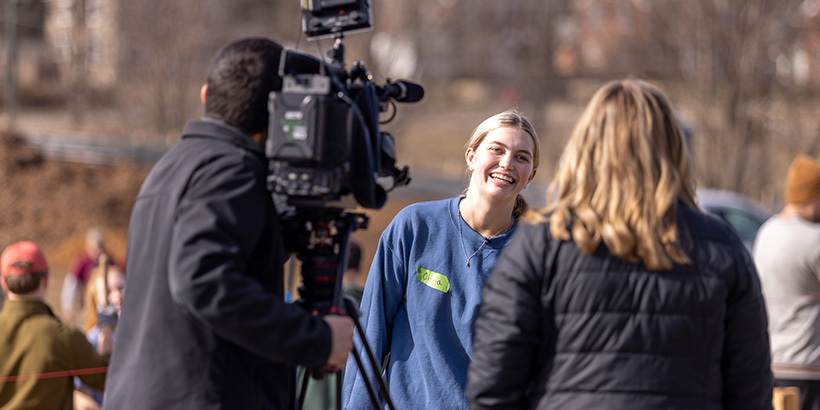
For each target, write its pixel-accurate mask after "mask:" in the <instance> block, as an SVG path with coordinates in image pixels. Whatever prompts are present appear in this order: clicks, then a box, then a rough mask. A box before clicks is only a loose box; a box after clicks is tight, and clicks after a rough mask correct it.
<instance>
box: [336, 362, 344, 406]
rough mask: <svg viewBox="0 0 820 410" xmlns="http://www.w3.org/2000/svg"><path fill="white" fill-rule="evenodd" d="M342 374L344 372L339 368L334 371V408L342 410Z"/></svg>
mask: <svg viewBox="0 0 820 410" xmlns="http://www.w3.org/2000/svg"><path fill="white" fill-rule="evenodd" d="M342 376H344V372H342V371H341V370H339V371H338V372H336V394H335V396H336V406H335V408H336V410H342V379H343V377H342Z"/></svg>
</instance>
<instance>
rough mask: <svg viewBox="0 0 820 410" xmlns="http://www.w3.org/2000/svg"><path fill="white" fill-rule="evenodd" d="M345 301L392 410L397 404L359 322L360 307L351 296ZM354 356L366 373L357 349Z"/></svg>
mask: <svg viewBox="0 0 820 410" xmlns="http://www.w3.org/2000/svg"><path fill="white" fill-rule="evenodd" d="M344 302H345V310H346V311H347V314H348V316H350V317H351V319H353V324H354V326H355V327H356V331H357V332H358V333H359V338H360V339H361V340H362V346H364V350H365V353H367V358H368V360H369V361H370V366H371V367H372V368H373V371H374V372H375V373H376V381H377V382H378V383H379V392H380V393H381V395H382V397H384V400H385V401H386V402H387V407H388V408H390V409H391V410H395V409H396V406H394V405H393V400H392V399H391V398H390V393H389V392H388V391H387V385H386V384H385V382H384V379H383V378H382V375H381V366H380V365H379V364H378V363H376V357H375V355H374V354H373V350H372V349H371V348H370V344H369V343H368V342H367V338H366V337H365V334H364V329H362V326H361V323H359V308H358V307H357V306H356V302H354V301H353V299H352V298H350V297H345V298H344ZM353 354H354V356H353V357H354V358H356V364H357V365H358V366H359V371H360V372H361V374H362V375H364V368H363V366H362V364H360V361H361V358H359V357H358V356H359V353H358V352H357V351H356V349H355V348H354V349H353ZM363 379H364V380H365V381H367V377H363ZM368 385H369V382H368Z"/></svg>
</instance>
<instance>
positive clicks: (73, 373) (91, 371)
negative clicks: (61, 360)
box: [0, 367, 108, 383]
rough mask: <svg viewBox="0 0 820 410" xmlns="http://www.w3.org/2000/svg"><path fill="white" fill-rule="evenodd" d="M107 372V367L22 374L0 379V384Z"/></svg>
mask: <svg viewBox="0 0 820 410" xmlns="http://www.w3.org/2000/svg"><path fill="white" fill-rule="evenodd" d="M106 372H108V367H91V368H88V369H78V370H64V371H59V372H49V373H36V374H22V375H19V376H7V377H3V378H0V383H6V382H16V381H21V380H30V379H53V378H56V377H68V376H83V375H86V374H99V373H106Z"/></svg>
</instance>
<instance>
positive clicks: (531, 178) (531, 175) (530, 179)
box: [527, 168, 538, 185]
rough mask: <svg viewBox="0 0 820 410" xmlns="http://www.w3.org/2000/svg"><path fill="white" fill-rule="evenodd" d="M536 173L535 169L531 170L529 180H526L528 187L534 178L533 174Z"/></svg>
mask: <svg viewBox="0 0 820 410" xmlns="http://www.w3.org/2000/svg"><path fill="white" fill-rule="evenodd" d="M536 171H538V169H537V168H533V169H532V173H531V174H530V177H529V178H527V184H528V185H529V183H530V182H532V180H533V179H534V178H535V172H536Z"/></svg>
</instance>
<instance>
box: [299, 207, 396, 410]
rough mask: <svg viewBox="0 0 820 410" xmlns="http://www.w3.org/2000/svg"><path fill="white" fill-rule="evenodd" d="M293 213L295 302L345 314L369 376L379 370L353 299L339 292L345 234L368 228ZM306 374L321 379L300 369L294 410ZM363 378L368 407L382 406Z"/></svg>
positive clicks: (337, 212) (342, 216) (356, 221)
mask: <svg viewBox="0 0 820 410" xmlns="http://www.w3.org/2000/svg"><path fill="white" fill-rule="evenodd" d="M296 214H297V215H303V216H304V217H303V218H301V219H299V220H298V221H293V222H294V224H293V225H292V227H293V230H294V231H292V232H290V233H291V234H293V235H294V236H295V238H291V239H295V241H296V256H297V257H298V258H299V259H300V260H301V261H302V267H301V272H302V281H303V286H301V287H300V288H299V294H300V299H299V300H298V301H296V302H295V303H298V304H300V305H301V306H302V307H303V308H305V309H306V310H307V311H309V312H312V313H314V314H317V315H324V314H346V315H348V316H350V318H351V319H352V320H353V323H354V324H355V327H356V330H357V331H358V334H359V337H360V339H361V340H362V345H363V346H364V348H365V353H366V354H367V358H368V360H369V362H370V366H371V367H372V369H373V371H374V372H380V369H381V366H380V365H378V363H377V362H376V359H375V356H374V355H373V350H372V349H371V347H370V345H369V344H368V342H367V339H366V338H365V335H364V329H362V327H361V326H360V323H359V309H358V307H357V306H356V303H355V301H353V299H351V298H350V297H345V296H344V295H343V292H342V278H343V275H344V271H345V267H346V266H347V255H348V243H349V241H350V234H351V233H353V231H354V230H356V229H360V228H366V227H367V222H368V218H367V216H366V215H363V214H356V213H347V212H345V211H343V210H341V209H334V208H320V209H312V210H308V209H302V210H300V212H297V213H296ZM351 354H352V355H353V358H354V360H355V361H356V365H357V367H358V369H359V372H360V373H361V374H362V375H363V376H364V375H365V369H364V363H363V362H362V358H361V355H360V354H359V352H358V351H357V350H356V349H355V348H354V349H353V350H352V351H351ZM308 370H311V369H308ZM311 374H313V376H314V378H317V379H320V378H322V377H323V376H324V373H323V372H322V370H321V369H312V370H311V371H305V374H304V377H303V380H302V385H301V390H300V393H299V396H298V401H297V409H298V410H301V409H302V408H303V406H304V400H305V394H306V392H307V385H308V383H309V381H310V377H311ZM363 380H364V382H365V386H366V388H367V392H368V396H369V397H370V402H371V404H372V406H373V408H374V409H379V408H383V406H382V405H381V403H379V400H378V396H377V395H376V392H375V389H374V386H373V385H372V384H371V383H370V381H369V380H368V378H367V377H363ZM377 380H378V383H379V391H380V392H381V396H382V397H383V398H384V399H385V401H386V403H387V406H388V408H389V409H391V410H395V406H394V405H393V402H392V400H391V399H390V395H389V393H388V390H387V385H386V383H385V382H384V380H383V378H382V377H381V375H380V374H379V375H378V377H377ZM341 406H342V372H341V371H338V372H336V408H337V409H339V410H341V408H342V407H341Z"/></svg>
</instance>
